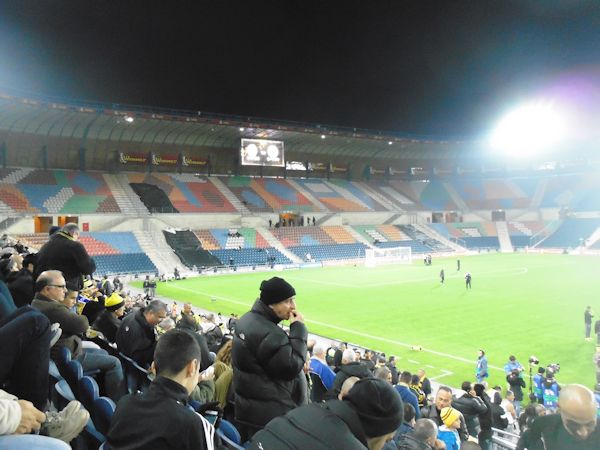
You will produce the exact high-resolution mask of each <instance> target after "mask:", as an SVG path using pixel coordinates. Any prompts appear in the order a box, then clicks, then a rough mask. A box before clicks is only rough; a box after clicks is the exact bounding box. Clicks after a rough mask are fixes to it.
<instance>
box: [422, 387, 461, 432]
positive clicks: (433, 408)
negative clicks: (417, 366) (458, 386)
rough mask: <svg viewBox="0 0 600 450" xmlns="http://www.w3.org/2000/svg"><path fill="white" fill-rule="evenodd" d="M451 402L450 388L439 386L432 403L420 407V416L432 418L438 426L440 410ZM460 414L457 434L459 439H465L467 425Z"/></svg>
mask: <svg viewBox="0 0 600 450" xmlns="http://www.w3.org/2000/svg"><path fill="white" fill-rule="evenodd" d="M451 404H452V389H450V388H449V387H448V386H440V387H439V388H438V391H437V393H436V395H435V400H434V402H433V405H430V406H425V407H424V408H421V417H426V418H428V419H431V420H433V421H434V422H435V423H436V424H437V425H438V427H439V426H441V425H442V424H443V421H442V419H441V417H440V414H441V411H442V409H443V408H445V407H446V406H450V405H451ZM460 416H461V427H460V429H459V430H458V434H459V436H460V440H461V441H463V442H464V441H466V440H467V439H468V438H469V433H468V432H467V425H466V424H465V419H464V417H462V414H461V415H460Z"/></svg>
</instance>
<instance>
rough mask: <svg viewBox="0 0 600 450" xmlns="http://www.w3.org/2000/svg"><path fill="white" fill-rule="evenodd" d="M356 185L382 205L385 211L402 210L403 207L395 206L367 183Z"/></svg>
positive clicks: (357, 182)
mask: <svg viewBox="0 0 600 450" xmlns="http://www.w3.org/2000/svg"><path fill="white" fill-rule="evenodd" d="M354 184H356V186H358V187H359V188H360V189H362V190H363V191H364V192H365V193H366V194H367V195H369V196H370V197H371V198H372V199H373V200H375V201H376V202H377V203H379V204H380V205H382V206H383V207H384V208H385V209H387V210H389V211H396V210H398V209H402V207H401V206H399V205H395V204H393V203H392V202H391V201H390V200H388V199H387V198H386V197H385V196H383V195H382V194H381V193H379V192H377V191H376V190H375V189H374V188H372V187H371V186H369V185H368V184H367V183H364V182H362V181H356V182H354Z"/></svg>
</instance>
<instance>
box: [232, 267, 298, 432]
mask: <svg viewBox="0 0 600 450" xmlns="http://www.w3.org/2000/svg"><path fill="white" fill-rule="evenodd" d="M295 298H296V291H295V290H294V288H293V287H292V285H291V284H289V283H288V282H287V281H285V280H284V279H282V278H279V277H273V278H271V279H270V280H265V281H263V282H262V283H261V285H260V298H259V299H258V300H256V302H255V303H254V305H253V306H252V309H251V310H250V311H249V312H247V313H246V314H244V315H243V316H242V317H241V318H240V319H239V320H238V322H237V325H236V327H235V334H234V337H233V348H232V363H233V385H234V387H235V420H236V422H237V425H238V428H239V429H240V432H241V434H242V438H243V440H247V439H249V438H250V437H251V436H252V435H253V434H254V433H255V432H256V431H258V430H260V429H261V428H263V427H264V426H265V425H266V424H267V423H268V422H269V421H270V420H271V419H273V418H274V417H278V416H282V415H284V414H285V413H287V412H288V411H290V410H292V409H294V408H295V407H297V406H299V405H300V404H301V402H302V399H303V397H304V396H303V394H302V392H301V390H302V384H301V383H302V380H301V379H300V376H301V375H302V374H301V371H302V368H303V366H304V362H305V360H306V339H307V336H308V331H307V329H306V326H305V325H304V317H303V316H302V314H300V312H298V311H297V310H296V303H295ZM282 320H289V323H290V331H289V335H288V334H287V333H286V332H285V331H284V330H283V329H282V328H281V327H279V326H278V325H277V324H278V323H279V322H281V321H282Z"/></svg>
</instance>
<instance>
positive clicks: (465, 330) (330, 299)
mask: <svg viewBox="0 0 600 450" xmlns="http://www.w3.org/2000/svg"><path fill="white" fill-rule="evenodd" d="M461 262H462V268H461V271H460V273H458V272H457V271H456V259H455V258H450V259H445V260H444V259H434V261H433V265H432V266H428V267H425V266H423V264H422V263H421V261H414V262H413V264H412V265H395V266H382V267H378V268H374V269H368V268H365V267H354V266H345V267H332V268H322V269H304V270H290V271H285V272H282V273H276V272H269V273H264V272H263V273H248V274H231V275H223V276H204V277H199V278H193V279H187V280H181V281H177V282H169V283H159V287H158V293H159V294H160V295H163V296H166V297H170V298H173V299H177V300H179V301H190V302H191V303H193V304H194V305H197V306H199V307H202V308H205V309H208V310H212V311H215V312H221V313H222V314H223V315H229V314H230V313H231V312H235V313H239V314H243V313H245V312H246V311H248V309H249V307H250V306H251V305H252V303H253V301H254V300H255V299H256V298H257V296H258V293H259V290H258V287H259V285H260V281H261V280H263V279H266V278H269V277H271V276H274V275H279V276H282V277H284V278H285V279H286V280H288V281H289V282H290V283H292V284H293V285H294V287H295V288H296V292H297V296H296V303H297V305H298V310H299V311H301V312H302V313H303V314H304V316H305V319H306V323H307V326H308V328H309V331H310V332H313V333H316V334H319V335H322V336H328V337H332V338H336V339H341V340H347V341H349V342H352V343H356V344H360V345H362V346H365V347H368V348H373V349H376V350H380V351H384V352H385V353H386V354H388V355H390V354H394V355H398V356H399V357H400V360H399V362H398V366H399V368H400V369H406V370H409V371H411V372H412V371H415V370H416V369H417V368H420V367H425V368H426V370H427V371H428V374H429V376H430V377H433V378H435V379H438V380H439V381H440V382H444V383H449V384H451V385H454V386H457V385H458V386H459V385H460V383H461V382H462V381H464V380H472V379H474V373H475V360H476V358H477V350H478V349H479V348H483V349H485V350H486V353H487V355H488V359H489V363H490V366H491V369H490V378H489V382H490V383H491V384H496V383H498V384H502V385H504V372H503V371H502V367H503V365H504V364H505V362H506V361H507V360H508V356H509V355H510V354H514V355H516V356H517V359H518V360H519V361H521V363H522V364H524V365H526V364H527V359H528V358H529V356H530V355H532V354H533V355H536V356H537V357H538V358H539V359H540V361H541V363H542V364H544V365H546V364H549V363H552V362H558V363H560V365H561V371H560V373H559V375H558V377H557V379H558V381H559V382H560V383H569V382H579V383H583V384H586V385H588V386H590V387H592V386H593V384H594V380H595V372H594V366H593V363H592V356H593V353H594V351H595V344H594V343H593V342H595V336H594V335H593V334H592V337H593V338H594V339H593V342H585V341H584V339H583V338H584V324H583V311H584V309H585V306H586V305H588V304H589V305H592V308H593V309H594V310H596V311H598V313H599V314H600V304H599V302H598V295H599V293H600V259H598V258H593V257H585V256H567V255H524V254H506V255H503V254H486V255H481V256H472V257H463V258H461ZM441 268H444V269H445V272H446V283H445V285H443V286H441V285H440V283H439V277H438V275H439V271H440V269H441ZM467 271H469V272H471V274H472V275H473V289H472V290H471V291H467V290H466V289H465V283H464V278H463V277H464V273H465V272H467ZM140 284H141V283H140ZM211 298H215V299H216V301H211ZM596 318H600V316H597V317H596ZM414 344H418V345H422V346H423V347H424V350H423V351H413V350H411V349H410V346H411V345H414Z"/></svg>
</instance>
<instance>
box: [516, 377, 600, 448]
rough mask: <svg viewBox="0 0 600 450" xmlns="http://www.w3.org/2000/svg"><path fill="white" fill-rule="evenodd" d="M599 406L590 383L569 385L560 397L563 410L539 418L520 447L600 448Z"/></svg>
mask: <svg viewBox="0 0 600 450" xmlns="http://www.w3.org/2000/svg"><path fill="white" fill-rule="evenodd" d="M597 409H598V404H597V403H596V399H595V398H594V393H593V392H592V391H591V390H589V389H588V388H587V387H585V386H582V385H580V384H570V385H568V386H565V387H564V388H563V389H562V390H561V391H560V396H559V397H558V412H559V414H549V415H546V416H543V417H538V418H537V419H535V421H534V422H533V424H532V425H531V428H530V429H529V434H527V433H525V434H523V435H521V439H520V440H519V443H518V444H517V448H518V449H525V448H527V449H530V450H537V449H545V450H559V449H578V450H587V449H590V450H592V449H596V450H597V449H598V448H600V428H598V427H597V426H596V425H597Z"/></svg>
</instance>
